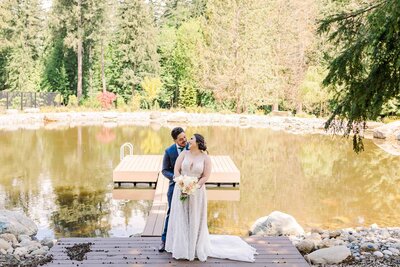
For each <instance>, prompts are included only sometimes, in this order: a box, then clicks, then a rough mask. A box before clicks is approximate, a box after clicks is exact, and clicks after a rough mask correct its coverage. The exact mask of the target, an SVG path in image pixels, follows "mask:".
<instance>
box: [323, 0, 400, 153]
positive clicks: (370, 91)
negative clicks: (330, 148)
mask: <svg viewBox="0 0 400 267" xmlns="http://www.w3.org/2000/svg"><path fill="white" fill-rule="evenodd" d="M399 25H400V1H398V0H386V1H371V3H366V4H364V5H363V6H361V7H359V8H357V9H354V10H348V11H346V12H342V13H339V14H334V15H331V16H328V17H326V18H325V19H323V20H322V21H320V28H319V31H320V32H321V33H326V34H327V39H328V41H329V42H330V43H331V45H332V48H333V49H332V50H331V51H330V52H331V54H330V55H331V58H330V62H329V72H328V75H327V76H326V78H325V80H324V84H325V85H327V86H332V87H334V88H336V91H335V93H336V96H335V98H334V102H335V103H336V107H335V109H334V111H333V113H332V115H331V116H330V118H329V119H328V121H327V122H326V124H325V127H326V128H333V129H335V128H336V127H338V126H339V127H343V128H344V132H345V134H346V135H348V134H350V133H351V132H353V133H354V137H353V138H354V139H353V144H354V147H353V148H354V150H355V151H356V152H359V151H361V150H363V144H362V131H363V129H364V128H365V126H366V124H365V122H366V120H370V119H377V118H378V116H379V115H380V114H381V112H382V108H383V107H384V106H385V104H387V103H388V102H389V101H393V100H399V99H400V64H399V62H400V46H399V42H400V28H399Z"/></svg>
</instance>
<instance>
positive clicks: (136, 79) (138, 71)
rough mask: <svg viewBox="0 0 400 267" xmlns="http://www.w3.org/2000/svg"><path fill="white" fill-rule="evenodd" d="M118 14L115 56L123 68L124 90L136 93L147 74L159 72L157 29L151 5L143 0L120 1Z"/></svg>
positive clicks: (122, 85)
mask: <svg viewBox="0 0 400 267" xmlns="http://www.w3.org/2000/svg"><path fill="white" fill-rule="evenodd" d="M118 18H119V23H118V31H117V37H116V39H117V41H116V46H115V48H114V49H115V51H114V55H115V57H114V58H113V60H116V63H115V65H116V66H118V67H119V68H120V69H119V71H118V72H119V73H120V76H119V79H118V84H119V85H120V87H121V93H122V94H124V95H127V94H132V95H133V94H134V93H135V91H136V89H137V87H138V86H139V84H140V82H141V81H142V80H143V78H144V77H145V76H149V77H152V76H155V75H157V74H158V71H159V62H158V54H157V29H156V27H155V25H154V19H153V14H152V12H151V10H150V6H149V5H148V4H146V2H145V1H143V0H126V1H123V2H121V3H119V8H118Z"/></svg>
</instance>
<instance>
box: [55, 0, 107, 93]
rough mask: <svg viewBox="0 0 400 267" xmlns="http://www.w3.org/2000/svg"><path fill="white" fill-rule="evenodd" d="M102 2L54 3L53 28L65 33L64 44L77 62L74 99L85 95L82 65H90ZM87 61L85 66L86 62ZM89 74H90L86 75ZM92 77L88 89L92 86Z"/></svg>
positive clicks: (58, 0)
mask: <svg viewBox="0 0 400 267" xmlns="http://www.w3.org/2000/svg"><path fill="white" fill-rule="evenodd" d="M104 4H105V2H104V0H72V1H66V0H55V2H54V3H53V16H52V21H53V22H54V27H55V28H57V29H58V30H59V31H64V32H65V37H64V44H65V45H66V46H67V47H69V48H72V49H73V50H74V51H75V53H76V58H77V81H76V87H77V88H76V95H77V97H78V100H79V99H80V98H81V97H82V94H83V93H84V90H83V89H84V83H83V82H84V80H83V78H84V70H85V69H87V70H89V68H88V67H87V68H85V67H84V63H88V64H92V63H93V62H92V58H93V57H92V54H91V52H92V51H93V46H94V41H96V37H97V36H98V30H99V27H100V25H101V23H102V19H103V14H104ZM85 61H86V62H85ZM88 73H89V74H90V72H89V71H88ZM90 78H91V76H89V77H88V78H87V79H88V80H89V85H90V84H91V80H90Z"/></svg>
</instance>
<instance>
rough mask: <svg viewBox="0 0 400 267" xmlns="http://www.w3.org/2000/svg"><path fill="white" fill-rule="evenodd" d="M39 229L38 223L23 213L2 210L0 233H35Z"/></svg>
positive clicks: (17, 234) (15, 234)
mask: <svg viewBox="0 0 400 267" xmlns="http://www.w3.org/2000/svg"><path fill="white" fill-rule="evenodd" d="M37 231H38V228H37V226H36V224H35V223H34V222H33V221H32V220H31V219H29V218H28V217H26V216H25V215H23V214H22V213H19V212H15V211H9V210H0V234H4V233H10V234H13V235H14V236H19V235H29V236H32V235H35V234H36V233H37Z"/></svg>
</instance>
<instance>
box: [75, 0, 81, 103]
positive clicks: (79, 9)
mask: <svg viewBox="0 0 400 267" xmlns="http://www.w3.org/2000/svg"><path fill="white" fill-rule="evenodd" d="M81 7H82V0H78V16H79V18H78V52H77V53H78V85H77V87H78V88H77V90H76V97H77V98H78V103H79V100H80V99H81V97H82V54H83V52H82V50H83V49H82V16H81Z"/></svg>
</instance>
